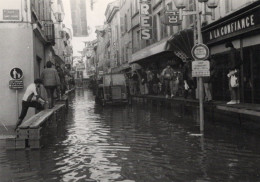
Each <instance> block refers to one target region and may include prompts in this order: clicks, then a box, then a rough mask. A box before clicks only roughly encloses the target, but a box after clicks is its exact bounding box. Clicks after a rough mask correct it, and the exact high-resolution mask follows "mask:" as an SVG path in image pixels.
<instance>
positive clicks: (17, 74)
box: [10, 68, 23, 80]
mask: <svg viewBox="0 0 260 182" xmlns="http://www.w3.org/2000/svg"><path fill="white" fill-rule="evenodd" d="M10 76H11V77H12V79H14V80H19V79H22V78H23V71H22V70H21V69H20V68H13V69H11V71H10Z"/></svg>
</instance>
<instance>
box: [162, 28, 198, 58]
mask: <svg viewBox="0 0 260 182" xmlns="http://www.w3.org/2000/svg"><path fill="white" fill-rule="evenodd" d="M193 45H194V35H193V30H192V29H185V30H182V31H180V32H179V33H177V34H174V35H172V36H171V37H170V38H169V40H168V41H167V47H166V49H167V50H169V51H173V52H174V54H175V55H176V56H177V57H179V58H180V59H181V60H183V61H185V60H186V59H187V58H191V57H192V56H191V49H192V47H193Z"/></svg>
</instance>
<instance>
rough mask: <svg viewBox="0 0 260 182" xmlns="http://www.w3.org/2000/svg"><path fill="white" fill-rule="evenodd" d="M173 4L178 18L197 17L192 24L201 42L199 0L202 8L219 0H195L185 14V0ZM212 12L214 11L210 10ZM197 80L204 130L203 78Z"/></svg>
mask: <svg viewBox="0 0 260 182" xmlns="http://www.w3.org/2000/svg"><path fill="white" fill-rule="evenodd" d="M173 1H174V4H175V6H176V8H177V9H179V12H180V13H179V15H180V20H182V16H187V15H196V19H197V26H194V27H196V28H197V33H198V40H197V43H198V44H202V43H203V41H202V35H201V17H200V15H201V14H200V11H199V2H200V3H203V5H204V10H205V9H206V6H205V4H206V3H207V6H208V8H211V9H214V8H216V7H217V6H218V1H219V0H198V2H197V0H195V4H196V11H187V12H186V13H185V14H182V10H183V9H184V8H185V7H186V6H187V0H173ZM212 12H214V11H212ZM206 15H214V13H207V12H206V11H204V14H202V16H204V17H205V16H206ZM198 80H199V106H200V107H199V108H200V131H201V132H203V131H204V110H203V109H204V108H203V80H202V77H198Z"/></svg>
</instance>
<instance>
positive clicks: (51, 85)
mask: <svg viewBox="0 0 260 182" xmlns="http://www.w3.org/2000/svg"><path fill="white" fill-rule="evenodd" d="M46 67H47V68H45V69H44V70H43V72H42V74H41V79H42V80H43V85H44V87H45V89H46V91H47V95H48V100H49V109H51V108H53V107H54V96H53V94H54V91H55V89H58V88H57V87H59V85H60V78H59V75H58V72H57V70H56V69H54V68H52V63H51V62H50V61H48V62H47V63H46Z"/></svg>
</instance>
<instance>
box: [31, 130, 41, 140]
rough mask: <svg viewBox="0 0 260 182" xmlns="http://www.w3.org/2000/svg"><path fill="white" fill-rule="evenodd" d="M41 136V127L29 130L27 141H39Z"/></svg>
mask: <svg viewBox="0 0 260 182" xmlns="http://www.w3.org/2000/svg"><path fill="white" fill-rule="evenodd" d="M42 136H43V129H42V127H40V128H30V129H29V139H40V138H41V137H42Z"/></svg>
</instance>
